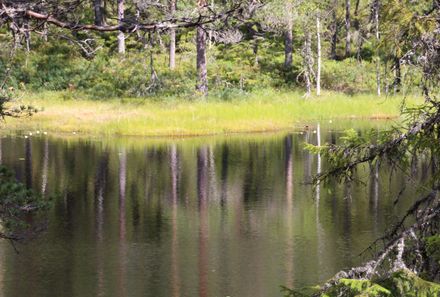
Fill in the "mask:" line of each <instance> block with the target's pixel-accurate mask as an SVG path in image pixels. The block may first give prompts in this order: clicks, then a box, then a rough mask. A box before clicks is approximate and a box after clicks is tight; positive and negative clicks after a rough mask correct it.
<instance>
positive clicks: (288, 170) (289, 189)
mask: <svg viewBox="0 0 440 297" xmlns="http://www.w3.org/2000/svg"><path fill="white" fill-rule="evenodd" d="M292 147H293V146H292V135H288V136H286V138H285V139H284V149H285V156H286V157H285V180H286V205H287V207H286V209H287V211H286V224H287V228H286V229H287V236H286V241H287V242H286V274H287V275H286V285H287V286H288V287H289V288H292V287H293V279H294V275H293V274H294V271H293V266H294V265H293V225H292V223H293V222H292V216H293V155H292Z"/></svg>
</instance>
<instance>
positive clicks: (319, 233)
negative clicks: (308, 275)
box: [315, 123, 325, 278]
mask: <svg viewBox="0 0 440 297" xmlns="http://www.w3.org/2000/svg"><path fill="white" fill-rule="evenodd" d="M316 145H317V146H321V127H320V125H319V123H318V125H317V126H316ZM320 173H321V154H318V155H317V163H316V174H317V175H319V174H320ZM315 195H316V196H315V203H316V238H317V246H318V267H322V264H323V253H324V251H325V240H324V229H323V228H322V225H321V221H320V219H319V203H320V200H321V185H320V183H319V181H318V182H317V184H316V186H315ZM322 276H323V275H322V274H321V275H320V278H322Z"/></svg>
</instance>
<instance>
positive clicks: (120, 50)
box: [118, 0, 125, 54]
mask: <svg viewBox="0 0 440 297" xmlns="http://www.w3.org/2000/svg"><path fill="white" fill-rule="evenodd" d="M123 20H124V0H118V22H119V26H122V25H123ZM118 53H120V54H125V34H124V32H123V31H119V34H118Z"/></svg>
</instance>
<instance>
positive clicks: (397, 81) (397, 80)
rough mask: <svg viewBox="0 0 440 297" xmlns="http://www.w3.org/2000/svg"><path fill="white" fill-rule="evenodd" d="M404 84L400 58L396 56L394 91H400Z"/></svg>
mask: <svg viewBox="0 0 440 297" xmlns="http://www.w3.org/2000/svg"><path fill="white" fill-rule="evenodd" d="M401 84H402V71H401V69H400V58H398V57H395V58H394V93H399V92H400V86H401Z"/></svg>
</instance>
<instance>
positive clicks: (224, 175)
mask: <svg viewBox="0 0 440 297" xmlns="http://www.w3.org/2000/svg"><path fill="white" fill-rule="evenodd" d="M228 168H229V147H228V146H227V145H226V144H225V145H224V146H223V150H222V171H221V183H222V185H221V194H220V206H221V207H222V209H224V206H225V205H226V202H227V200H228V193H227V183H228Z"/></svg>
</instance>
